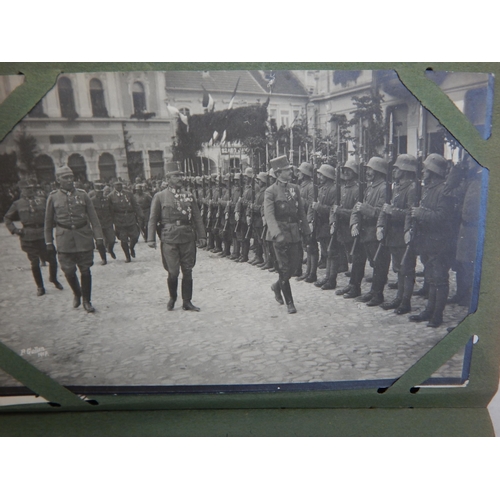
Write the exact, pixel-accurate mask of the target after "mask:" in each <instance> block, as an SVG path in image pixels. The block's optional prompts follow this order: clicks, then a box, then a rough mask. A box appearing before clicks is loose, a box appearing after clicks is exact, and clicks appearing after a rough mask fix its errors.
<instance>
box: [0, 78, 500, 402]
mask: <svg viewBox="0 0 500 500" xmlns="http://www.w3.org/2000/svg"><path fill="white" fill-rule="evenodd" d="M427 77H428V78H429V79H430V80H432V81H433V82H434V84H435V85H436V87H438V88H439V89H440V91H442V92H444V93H445V94H446V95H447V96H448V98H449V99H450V100H451V101H452V102H453V103H454V104H455V106H456V107H457V108H459V109H460V111H461V112H463V114H464V115H465V116H466V117H467V118H468V119H469V120H470V121H471V122H472V124H473V125H474V126H475V127H476V129H477V130H478V131H479V133H480V134H481V137H483V139H487V138H488V136H489V134H490V132H491V113H492V95H493V81H494V77H493V75H491V74H486V73H453V72H444V71H428V72H427ZM20 85H23V76H22V75H12V76H9V75H0V102H1V101H2V100H4V99H6V98H7V96H8V95H9V94H10V93H11V92H12V91H14V90H15V88H16V87H18V86H20ZM487 187H488V171H487V169H485V168H483V167H482V166H481V165H480V164H479V163H478V162H477V161H476V160H475V159H474V157H473V156H471V155H470V154H469V152H468V151H467V150H466V149H465V148H464V147H463V145H462V144H460V142H458V141H457V140H456V138H455V137H454V136H453V135H452V134H451V133H450V132H449V131H448V130H447V129H446V128H445V127H444V126H443V125H442V124H441V123H440V121H439V119H438V117H436V116H434V115H433V114H432V113H431V112H430V111H429V110H427V109H426V108H425V107H424V106H422V105H421V103H420V102H419V101H418V100H417V99H416V97H415V96H414V95H413V94H412V93H411V92H410V90H409V89H408V88H407V87H406V86H405V85H404V84H403V83H402V81H401V80H400V79H399V77H398V75H397V73H396V72H395V71H389V70H366V69H363V70H359V71H354V70H326V69H321V70H311V69H307V70H303V69H296V70H276V71H272V70H265V71H260V70H254V69H252V70H204V71H194V70H193V71H133V72H127V73H120V72H101V73H67V74H66V73H63V74H60V75H59V76H58V78H57V80H56V81H55V85H54V87H53V88H52V89H51V90H50V91H49V92H47V94H46V95H45V96H44V97H43V98H42V99H41V100H40V101H39V102H38V103H37V104H36V105H35V106H34V107H33V108H32V109H31V111H30V112H29V114H28V115H27V116H26V117H25V118H23V119H22V120H21V122H19V123H18V124H17V125H16V126H15V127H14V129H13V130H12V131H11V132H10V133H9V134H8V135H7V136H6V137H5V138H4V139H3V140H2V142H0V212H1V213H0V219H1V223H0V277H1V283H2V285H1V286H0V307H1V310H0V342H2V343H3V344H4V345H6V346H7V347H8V348H10V349H11V350H13V351H14V352H16V353H17V354H18V355H20V356H22V357H23V358H25V359H26V360H27V361H29V362H30V363H31V364H33V365H34V366H35V367H36V368H38V369H39V370H40V371H42V372H43V373H45V374H46V375H48V376H50V377H51V378H53V379H54V380H55V381H57V382H59V383H60V384H62V385H64V386H66V387H69V388H74V389H75V390H77V391H78V392H80V393H84V391H85V388H93V393H94V394H98V393H99V388H102V391H103V392H105V391H107V390H110V391H111V390H112V391H113V392H114V393H117V392H118V393H119V390H120V387H122V388H125V387H127V388H132V390H133V388H137V389H138V388H140V387H146V386H149V387H152V386H154V387H157V388H158V390H159V391H160V392H161V388H165V389H166V388H168V389H169V390H174V391H175V390H178V391H179V392H182V391H183V390H187V388H193V387H198V388H200V390H203V388H208V387H211V388H214V387H215V388H217V387H224V388H226V389H227V390H231V387H232V388H233V390H252V391H259V390H263V388H276V387H278V388H280V389H281V388H282V389H284V390H287V389H288V390H295V389H294V388H297V387H300V388H301V390H304V389H307V388H310V389H312V390H314V389H315V388H325V387H328V388H333V389H335V388H342V387H369V386H373V387H375V386H376V387H379V386H381V385H384V384H385V385H390V384H391V383H392V381H394V380H395V379H397V378H398V377H401V376H402V375H403V374H404V373H405V372H406V371H407V370H408V369H409V368H411V367H412V366H413V365H414V364H415V363H416V362H418V360H419V359H420V358H422V356H424V355H425V354H426V353H427V352H428V351H429V350H430V349H432V348H433V347H434V346H435V345H436V344H438V343H439V342H440V341H441V340H442V339H443V338H444V337H445V336H446V335H447V334H448V333H449V332H450V331H452V330H453V329H454V328H455V327H456V326H457V325H459V324H460V322H461V321H463V320H464V319H465V318H466V317H467V316H468V315H469V314H474V311H475V310H476V309H477V307H478V298H479V286H480V276H481V259H482V252H483V240H484V224H485V219H486V201H487ZM472 348H473V346H472V341H471V343H470V344H469V345H468V346H467V347H466V348H465V349H463V350H462V351H461V352H459V353H457V354H456V355H455V356H453V357H452V358H451V359H450V360H449V361H448V362H447V363H446V364H445V365H443V366H442V367H441V368H440V369H439V370H438V371H437V372H436V373H435V374H434V375H433V377H432V378H431V379H430V380H429V381H427V382H425V381H422V382H423V383H429V384H431V383H435V384H439V383H441V384H448V385H454V384H455V385H461V384H464V383H465V382H466V380H467V376H468V374H467V370H468V362H469V361H470V350H471V349H472ZM304 384H307V385H304ZM20 386H21V384H20V383H19V382H18V381H16V380H15V379H14V378H12V377H11V376H10V375H8V374H7V373H6V372H3V371H2V370H1V368H0V390H1V391H3V393H5V394H8V393H9V390H10V389H12V388H19V387H20ZM229 386H230V387H229Z"/></svg>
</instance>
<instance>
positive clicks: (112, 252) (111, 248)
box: [108, 243, 116, 260]
mask: <svg viewBox="0 0 500 500" xmlns="http://www.w3.org/2000/svg"><path fill="white" fill-rule="evenodd" d="M114 247H115V244H114V243H111V244H110V245H109V247H108V252H109V255H111V258H112V259H115V260H116V254H115V252H114V251H113V248H114Z"/></svg>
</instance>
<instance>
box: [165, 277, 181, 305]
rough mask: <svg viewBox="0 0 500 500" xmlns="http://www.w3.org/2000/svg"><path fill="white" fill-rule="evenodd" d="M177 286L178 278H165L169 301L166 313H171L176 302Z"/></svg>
mask: <svg viewBox="0 0 500 500" xmlns="http://www.w3.org/2000/svg"><path fill="white" fill-rule="evenodd" d="M178 284H179V278H167V285H168V294H169V296H170V299H169V300H168V304H167V311H173V310H174V305H175V301H176V300H177V286H178Z"/></svg>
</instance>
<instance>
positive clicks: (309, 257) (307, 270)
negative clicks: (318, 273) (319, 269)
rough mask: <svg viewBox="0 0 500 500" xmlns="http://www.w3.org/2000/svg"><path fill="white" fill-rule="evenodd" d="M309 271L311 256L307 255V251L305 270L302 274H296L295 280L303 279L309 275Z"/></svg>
mask: <svg viewBox="0 0 500 500" xmlns="http://www.w3.org/2000/svg"><path fill="white" fill-rule="evenodd" d="M310 273H311V256H310V255H309V253H307V257H306V272H305V273H304V274H303V275H302V276H298V277H297V278H295V279H296V280H297V281H303V280H305V279H306V278H307V277H308V276H309V274H310Z"/></svg>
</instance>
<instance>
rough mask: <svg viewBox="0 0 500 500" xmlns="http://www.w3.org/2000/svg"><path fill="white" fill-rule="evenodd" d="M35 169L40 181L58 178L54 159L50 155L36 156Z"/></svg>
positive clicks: (52, 180) (51, 180) (50, 180)
mask: <svg viewBox="0 0 500 500" xmlns="http://www.w3.org/2000/svg"><path fill="white" fill-rule="evenodd" d="M35 171H36V178H37V179H38V182H54V181H55V180H56V176H55V167H54V161H53V160H52V158H51V157H50V156H48V155H40V156H37V157H36V158H35Z"/></svg>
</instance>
